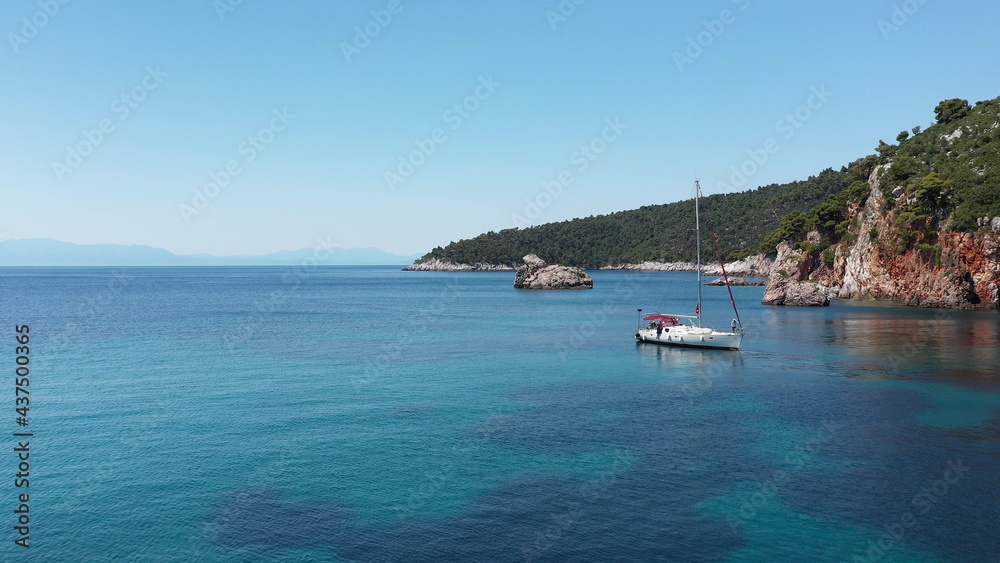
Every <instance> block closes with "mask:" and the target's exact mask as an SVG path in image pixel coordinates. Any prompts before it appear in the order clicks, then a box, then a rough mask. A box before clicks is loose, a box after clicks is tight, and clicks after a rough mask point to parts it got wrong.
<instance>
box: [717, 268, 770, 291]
mask: <svg viewBox="0 0 1000 563" xmlns="http://www.w3.org/2000/svg"><path fill="white" fill-rule="evenodd" d="M727 272H728V268H727ZM705 285H723V286H724V285H726V278H716V279H714V280H712V281H710V282H708V283H706V284H705ZM729 285H731V286H733V287H737V286H749V285H764V282H752V281H747V280H746V278H734V277H732V276H730V277H729Z"/></svg>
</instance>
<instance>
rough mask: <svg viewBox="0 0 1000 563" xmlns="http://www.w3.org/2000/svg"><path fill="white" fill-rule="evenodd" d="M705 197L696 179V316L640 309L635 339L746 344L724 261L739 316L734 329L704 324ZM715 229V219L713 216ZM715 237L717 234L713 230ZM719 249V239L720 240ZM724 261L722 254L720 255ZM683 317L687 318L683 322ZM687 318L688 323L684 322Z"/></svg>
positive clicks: (678, 343) (717, 346) (688, 344)
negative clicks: (702, 199) (702, 203)
mask: <svg viewBox="0 0 1000 563" xmlns="http://www.w3.org/2000/svg"><path fill="white" fill-rule="evenodd" d="M700 197H701V185H700V184H699V182H698V180H695V182H694V225H695V227H694V231H695V241H696V242H695V244H696V248H697V251H698V262H697V271H698V304H697V305H696V306H695V308H694V315H676V314H664V313H652V314H647V315H645V316H642V309H639V314H640V317H641V319H642V320H641V321H640V322H639V327H638V330H637V331H636V333H635V339H636V340H637V341H639V342H650V343H654V344H665V345H667V346H685V347H689V348H714V349H720V350H739V349H740V344H742V343H743V332H744V331H743V323H742V321H741V320H740V313H739V311H738V310H737V309H736V300H735V299H734V298H733V290H732V288H731V287H730V286H729V275H728V274H726V265H725V263H722V277H723V279H724V280H725V282H726V289H728V290H729V301H730V302H731V303H732V304H733V312H734V313H735V314H736V318H734V319H733V322H732V325H731V327H730V332H723V331H718V330H715V329H713V328H708V327H703V326H702V323H701V316H702V307H701V290H702V283H701V211H700V209H699V198H700ZM709 228H711V219H709ZM713 236H714V233H713ZM716 248H718V241H716ZM720 262H721V257H720ZM682 319H683V321H682ZM684 321H686V323H685V322H684ZM644 323H648V324H644Z"/></svg>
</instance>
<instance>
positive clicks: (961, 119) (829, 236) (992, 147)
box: [761, 98, 1000, 260]
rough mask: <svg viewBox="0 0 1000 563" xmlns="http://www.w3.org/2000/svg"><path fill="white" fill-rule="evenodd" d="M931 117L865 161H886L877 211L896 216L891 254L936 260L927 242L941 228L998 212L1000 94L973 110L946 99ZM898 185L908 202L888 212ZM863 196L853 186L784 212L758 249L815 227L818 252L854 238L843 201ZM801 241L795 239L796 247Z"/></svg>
mask: <svg viewBox="0 0 1000 563" xmlns="http://www.w3.org/2000/svg"><path fill="white" fill-rule="evenodd" d="M934 114H935V117H936V118H937V123H936V124H934V125H933V126H931V127H930V128H928V129H927V130H925V131H922V132H921V130H920V127H914V128H913V130H912V131H913V136H910V135H909V133H908V132H906V131H903V132H902V133H900V134H899V135H898V136H897V137H896V140H897V141H899V145H891V144H888V143H885V142H884V141H880V142H879V146H878V147H877V148H876V150H877V151H878V156H877V157H876V156H871V157H868V158H869V159H875V160H876V162H877V163H878V164H879V165H883V166H884V168H883V172H882V175H881V177H880V183H881V187H882V192H883V194H884V196H885V200H884V203H883V207H882V211H883V212H884V213H891V214H894V216H895V225H896V227H897V228H898V234H897V235H896V241H895V244H896V251H897V252H900V253H902V252H905V251H906V250H908V249H910V248H913V247H914V246H916V247H917V248H918V249H920V250H921V251H923V252H925V253H927V254H928V255H933V256H935V257H936V260H940V252H941V249H940V247H938V246H936V245H934V244H931V243H933V242H935V239H936V238H937V233H938V231H939V230H940V229H942V228H950V229H952V230H955V231H960V232H968V231H973V230H975V229H976V228H977V227H978V223H977V220H978V219H979V218H980V217H997V216H1000V98H998V99H996V100H990V101H985V102H978V103H977V104H976V105H975V107H970V106H969V102H968V101H966V100H963V99H960V98H954V99H950V100H944V101H942V102H941V103H940V104H938V105H937V107H935V108H934ZM898 190H902V193H903V194H905V195H906V196H907V197H906V201H907V202H908V203H906V204H905V205H902V206H901V207H899V208H897V209H894V205H895V197H894V196H893V194H894V193H900V192H899V191H898ZM867 196H868V186H867V184H861V183H858V184H855V185H852V186H851V187H850V188H849V189H847V190H845V191H844V192H842V193H840V194H835V195H833V196H831V197H830V198H829V199H828V200H827V201H825V202H823V204H822V205H820V206H819V207H817V208H816V209H814V210H813V211H812V212H811V213H809V214H808V215H802V214H798V213H791V214H789V215H788V216H786V217H784V218H782V220H781V222H780V223H779V226H778V228H777V229H775V230H774V231H772V232H771V233H770V234H769V235H768V236H767V238H766V239H765V241H764V242H763V243H762V244H761V250H766V249H771V248H774V245H775V244H777V243H778V242H781V241H782V240H788V241H795V240H798V239H800V238H801V237H802V236H803V235H804V234H805V232H806V231H808V230H810V229H813V228H815V229H818V230H819V232H820V234H821V236H822V243H821V244H820V245H810V246H816V247H817V248H816V249H818V250H823V249H825V248H826V247H828V246H829V245H830V244H833V243H837V242H840V240H842V239H844V238H850V237H853V236H857V234H854V235H852V234H850V233H849V232H848V230H849V227H850V224H849V221H848V220H847V216H848V206H849V205H853V204H857V205H864V202H865V199H866V198H867ZM869 235H870V236H872V237H873V238H874V236H875V234H871V233H869ZM806 245H809V243H803V242H799V243H797V246H799V247H800V248H804V247H805V246H806ZM816 249H812V248H807V250H816Z"/></svg>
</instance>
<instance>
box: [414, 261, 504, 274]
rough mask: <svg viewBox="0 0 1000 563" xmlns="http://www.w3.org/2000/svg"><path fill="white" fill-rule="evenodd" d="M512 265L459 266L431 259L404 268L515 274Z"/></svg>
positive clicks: (483, 264) (426, 270)
mask: <svg viewBox="0 0 1000 563" xmlns="http://www.w3.org/2000/svg"><path fill="white" fill-rule="evenodd" d="M516 269H517V268H515V267H514V266H513V265H512V264H486V263H483V262H477V263H475V264H459V263H458V262H449V261H447V260H441V259H438V258H431V259H430V260H425V261H423V262H414V263H413V264H410V265H409V266H407V267H405V268H403V271H404V272H513V271H514V270H516Z"/></svg>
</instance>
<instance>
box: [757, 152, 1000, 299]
mask: <svg viewBox="0 0 1000 563" xmlns="http://www.w3.org/2000/svg"><path fill="white" fill-rule="evenodd" d="M879 172H880V169H879V168H876V170H875V171H873V172H872V174H871V176H870V177H869V181H868V183H869V186H870V189H871V191H870V194H869V196H868V198H867V200H866V201H865V203H864V205H862V206H861V207H860V208H858V209H855V210H853V211H852V213H851V217H850V219H851V221H852V222H853V223H854V224H855V225H856V227H853V228H852V230H851V233H850V235H851V236H850V237H849V238H847V239H846V241H844V242H840V243H838V244H835V245H832V246H831V247H830V248H829V249H828V250H827V251H826V252H825V253H820V252H808V251H806V250H796V249H794V248H793V247H792V246H791V245H790V244H789V243H787V242H784V243H781V244H779V245H778V247H777V249H776V251H777V257H776V259H775V261H774V265H773V268H772V270H773V271H772V272H771V275H770V277H769V278H768V284H767V290H766V292H765V296H764V300H763V303H765V304H773V305H781V304H784V305H789V304H821V303H816V302H817V301H820V300H821V298H820V295H819V294H820V293H825V294H826V296H827V298H840V299H863V300H869V299H870V300H889V301H896V302H899V303H903V304H905V305H910V306H914V307H940V308H951V309H997V308H998V306H1000V295H998V293H1000V217H993V218H989V217H983V218H980V220H979V222H978V224H979V228H978V230H976V231H975V232H971V233H962V232H951V231H949V230H948V229H947V227H945V228H943V229H942V230H940V231H939V232H937V233H936V237H935V238H936V241H935V242H936V243H937V244H935V245H924V246H922V247H921V246H920V245H915V246H912V247H910V248H906V249H905V250H902V251H901V250H900V248H899V246H898V243H897V242H896V240H897V233H898V230H899V226H898V225H897V224H896V222H895V220H894V218H893V216H892V215H891V214H887V213H885V212H884V211H883V209H884V208H885V205H886V202H885V199H886V198H887V197H891V198H894V199H895V201H894V202H892V204H893V205H892V207H895V208H901V207H903V206H905V205H907V204H909V203H911V201H910V199H909V197H908V196H907V195H906V193H905V191H904V190H902V189H894V190H893V191H892V192H891V193H890V194H889V195H884V193H883V191H882V188H881V186H880V180H879V178H880V175H879ZM805 238H806V240H805V241H804V242H807V243H810V244H812V245H816V244H818V243H819V242H820V237H819V233H817V232H816V231H812V232H810V233H808V234H807V235H806V237H805ZM831 254H832V259H833V260H832V262H831V261H830V260H829V259H830V258H831ZM803 284H808V286H806V285H803ZM790 301H791V302H790ZM796 301H806V302H807V303H795V302H796Z"/></svg>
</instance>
